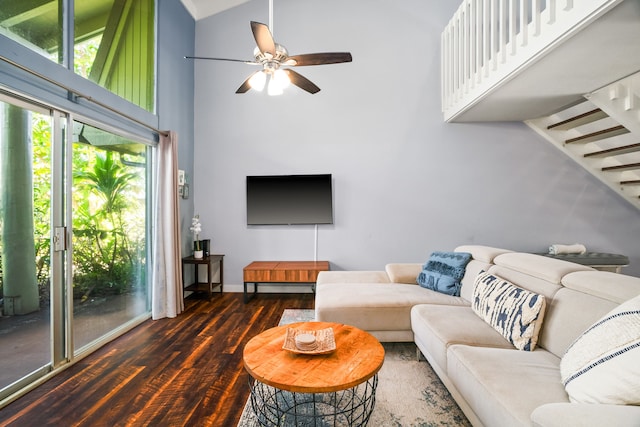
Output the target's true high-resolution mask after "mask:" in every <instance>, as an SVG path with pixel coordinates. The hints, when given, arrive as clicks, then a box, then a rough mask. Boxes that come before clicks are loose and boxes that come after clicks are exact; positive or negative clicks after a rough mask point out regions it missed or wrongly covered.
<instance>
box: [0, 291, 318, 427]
mask: <svg viewBox="0 0 640 427" xmlns="http://www.w3.org/2000/svg"><path fill="white" fill-rule="evenodd" d="M185 304H186V309H185V312H184V313H183V314H181V315H180V316H178V317H176V318H175V319H162V320H157V321H153V320H148V321H146V322H145V323H143V324H142V325H140V326H138V327H137V328H135V329H133V330H132V331H130V332H128V333H127V334H125V335H124V336H122V337H120V338H117V339H116V340H114V341H112V342H111V343H109V344H107V345H106V346H104V347H102V348H101V349H100V350H98V351H97V352H95V353H93V354H91V355H90V356H88V357H86V358H85V359H83V360H81V361H79V362H78V363H76V364H75V365H74V366H72V367H70V368H69V369H67V370H66V371H64V372H62V373H60V374H59V375H57V376H56V377H54V378H52V379H51V380H49V381H47V382H46V383H44V384H43V385H41V386H40V387H38V388H37V389H35V390H33V391H32V392H30V393H28V394H27V395H25V396H23V397H21V398H20V399H18V400H16V401H15V402H13V403H11V404H9V405H8V406H6V407H5V408H3V409H1V410H0V426H147V425H148V426H224V427H226V426H229V427H234V426H236V424H237V422H238V420H239V418H240V415H241V413H242V410H243V408H244V404H245V402H246V400H247V397H248V396H249V389H248V374H247V373H246V372H245V370H244V368H243V365H242V350H243V348H244V344H245V343H246V342H247V341H248V340H249V339H251V337H253V336H255V335H257V334H258V333H260V332H261V331H263V330H265V329H268V328H270V327H273V326H276V325H277V324H278V321H279V319H280V316H281V315H282V312H283V310H284V309H285V308H313V304H314V299H313V294H260V295H258V296H257V298H255V299H253V300H252V301H250V302H249V303H248V304H244V303H243V302H242V294H239V293H225V294H222V295H221V294H215V295H214V297H213V298H212V300H211V301H206V300H204V299H187V300H186V301H185Z"/></svg>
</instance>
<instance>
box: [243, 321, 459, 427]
mask: <svg viewBox="0 0 640 427" xmlns="http://www.w3.org/2000/svg"><path fill="white" fill-rule="evenodd" d="M313 318H314V312H313V310H303V309H287V310H285V311H284V313H283V315H282V318H281V320H280V324H281V325H285V324H288V323H293V322H305V321H311V320H313ZM382 345H383V347H384V350H385V358H384V364H383V365H382V369H380V372H379V373H378V389H377V391H376V403H375V407H374V409H373V413H372V415H371V418H370V419H369V424H368V425H369V426H375V427H378V426H385V427H387V426H389V427H391V426H397V427H435V426H470V425H471V424H470V423H469V421H468V420H467V418H466V417H465V415H464V414H463V413H462V411H461V410H460V408H459V407H458V405H457V404H456V402H455V401H454V400H453V398H452V397H451V395H450V394H449V392H448V391H447V389H446V388H445V386H444V385H443V384H442V382H441V381H440V379H439V378H438V376H437V375H436V374H435V372H434V371H433V370H432V369H431V366H429V363H428V362H426V361H424V360H422V361H421V362H418V361H417V359H416V347H415V344H413V343H383V344H382ZM257 426H259V423H258V422H257V420H256V418H255V416H254V414H253V410H252V409H251V403H250V401H249V400H247V403H246V405H245V408H244V411H243V413H242V416H241V417H240V422H239V423H238V427H257Z"/></svg>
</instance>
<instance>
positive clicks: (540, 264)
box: [493, 252, 594, 290]
mask: <svg viewBox="0 0 640 427" xmlns="http://www.w3.org/2000/svg"><path fill="white" fill-rule="evenodd" d="M493 263H494V264H495V265H498V266H501V267H506V268H509V269H511V270H516V271H519V272H521V273H523V274H527V275H529V276H532V277H537V278H538V279H542V280H544V281H546V282H549V283H553V284H556V285H559V284H560V282H561V279H562V278H563V277H564V276H566V275H567V274H569V273H571V272H574V271H594V269H593V268H591V267H587V266H585V265H579V264H574V263H572V262H567V261H561V260H557V259H553V258H548V257H544V256H541V255H534V254H527V253H520V252H511V253H506V254H502V255H498V256H497V257H495V259H494V260H493ZM505 278H506V279H509V278H508V277H505ZM509 280H511V279H509ZM514 283H517V284H518V285H520V283H518V282H514ZM521 286H524V285H521ZM524 287H526V286H524ZM527 289H528V288H527ZM532 290H533V289H532Z"/></svg>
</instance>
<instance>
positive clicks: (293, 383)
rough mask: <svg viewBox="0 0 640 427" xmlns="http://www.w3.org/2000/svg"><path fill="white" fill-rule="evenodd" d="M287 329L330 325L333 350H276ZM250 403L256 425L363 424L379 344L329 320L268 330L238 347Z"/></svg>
mask: <svg viewBox="0 0 640 427" xmlns="http://www.w3.org/2000/svg"><path fill="white" fill-rule="evenodd" d="M287 328H296V329H299V330H304V331H311V330H320V329H325V328H332V329H333V334H334V337H335V342H336V349H335V350H334V351H333V352H331V353H329V354H321V355H309V354H298V353H294V352H291V351H288V350H285V349H283V348H282V346H283V344H284V339H285V336H286V331H287ZM242 358H243V362H244V366H245V369H246V370H247V372H249V374H250V375H251V379H250V384H249V385H250V388H251V405H252V408H253V410H254V412H255V414H256V417H257V421H258V423H259V424H260V425H292V426H297V425H325V423H326V425H349V426H363V425H366V424H367V422H368V421H369V418H370V416H371V412H372V411H373V407H374V405H375V391H376V387H377V384H378V371H379V370H380V368H381V367H382V364H383V363H384V348H383V347H382V345H381V344H380V342H379V341H378V340H377V339H376V338H375V337H374V336H373V335H371V334H369V333H368V332H365V331H363V330H361V329H358V328H356V327H354V326H349V325H343V324H339V323H329V322H300V323H293V324H289V325H284V326H278V327H275V328H271V329H268V330H266V331H264V332H262V333H261V334H259V335H257V336H255V337H253V338H252V339H251V340H249V342H248V343H247V345H246V346H245V348H244V351H243V355H242Z"/></svg>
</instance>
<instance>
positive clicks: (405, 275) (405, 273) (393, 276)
mask: <svg viewBox="0 0 640 427" xmlns="http://www.w3.org/2000/svg"><path fill="white" fill-rule="evenodd" d="M385 270H386V272H387V275H388V276H389V280H391V283H407V284H410V285H415V284H416V278H417V277H418V274H420V272H421V271H422V264H419V263H392V264H387V265H386V266H385Z"/></svg>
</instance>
